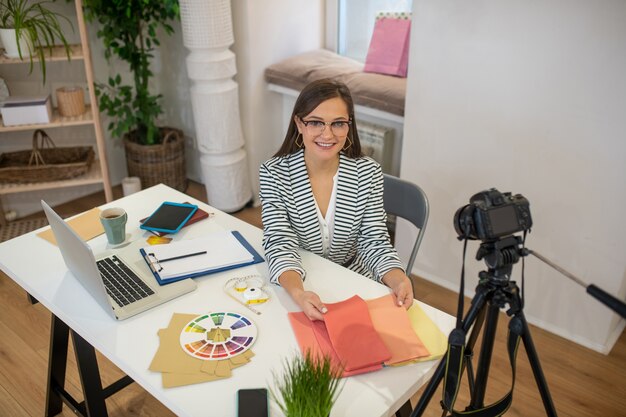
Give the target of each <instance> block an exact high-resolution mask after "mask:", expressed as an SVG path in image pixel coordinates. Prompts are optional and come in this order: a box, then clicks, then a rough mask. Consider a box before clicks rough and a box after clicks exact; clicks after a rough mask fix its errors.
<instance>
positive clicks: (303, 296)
mask: <svg viewBox="0 0 626 417" xmlns="http://www.w3.org/2000/svg"><path fill="white" fill-rule="evenodd" d="M292 297H293V299H294V301H295V302H296V303H298V305H299V306H300V308H301V309H302V311H303V312H304V314H306V316H307V317H308V318H309V320H322V321H324V316H323V314H325V313H326V312H327V311H328V310H327V309H326V307H325V306H324V303H322V300H320V297H319V296H318V295H317V294H315V293H314V292H313V291H304V290H302V291H295V294H293V295H292Z"/></svg>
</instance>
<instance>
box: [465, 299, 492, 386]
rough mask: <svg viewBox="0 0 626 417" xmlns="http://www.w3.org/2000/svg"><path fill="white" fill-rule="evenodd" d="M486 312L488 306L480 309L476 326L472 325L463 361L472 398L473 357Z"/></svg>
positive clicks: (473, 379)
mask: <svg viewBox="0 0 626 417" xmlns="http://www.w3.org/2000/svg"><path fill="white" fill-rule="evenodd" d="M486 312H487V309H486V308H481V309H480V312H479V313H478V317H477V318H476V322H475V323H474V327H472V333H470V336H469V338H468V339H467V346H466V347H465V359H464V361H463V366H464V367H466V368H467V369H466V370H465V371H466V372H467V384H468V386H469V391H470V398H471V397H474V381H475V380H476V378H475V376H474V367H473V365H472V358H473V357H474V346H475V345H476V340H478V335H479V334H480V330H481V329H482V327H483V323H484V322H485V314H486ZM461 372H463V371H461Z"/></svg>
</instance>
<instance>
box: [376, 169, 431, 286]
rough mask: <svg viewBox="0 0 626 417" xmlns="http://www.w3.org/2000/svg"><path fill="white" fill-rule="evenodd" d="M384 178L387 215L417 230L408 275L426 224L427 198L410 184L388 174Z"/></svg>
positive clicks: (407, 270) (407, 269)
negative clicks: (397, 218) (404, 221)
mask: <svg viewBox="0 0 626 417" xmlns="http://www.w3.org/2000/svg"><path fill="white" fill-rule="evenodd" d="M384 178H385V192H384V194H383V200H384V203H385V211H386V212H387V214H388V215H389V214H390V215H393V216H396V217H401V218H403V219H405V220H408V221H409V222H411V223H413V224H414V225H415V227H417V228H418V229H419V233H418V234H417V238H416V239H415V244H414V245H413V250H412V251H411V256H410V257H409V262H408V263H407V266H406V273H407V275H409V274H411V270H412V269H413V263H414V262H415V257H416V256H417V250H418V249H419V247H420V244H421V243H422V238H423V237H424V230H425V229H426V223H427V222H428V213H429V208H428V198H427V197H426V194H425V193H424V191H423V190H422V189H421V188H420V187H418V186H417V185H415V184H413V183H412V182H409V181H405V180H403V179H400V178H398V177H394V176H392V175H388V174H384Z"/></svg>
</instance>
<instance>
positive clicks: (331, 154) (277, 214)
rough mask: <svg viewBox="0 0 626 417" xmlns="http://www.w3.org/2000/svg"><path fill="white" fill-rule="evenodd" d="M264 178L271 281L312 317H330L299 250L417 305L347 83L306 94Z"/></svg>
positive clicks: (315, 86) (319, 84) (322, 85)
mask: <svg viewBox="0 0 626 417" xmlns="http://www.w3.org/2000/svg"><path fill="white" fill-rule="evenodd" d="M259 176H260V185H261V186H260V197H261V203H262V219H263V247H264V249H265V255H266V259H267V262H268V265H269V270H270V281H271V282H273V283H277V284H280V285H281V286H282V287H284V288H285V290H286V291H287V292H288V293H289V294H290V296H291V297H292V298H293V299H294V301H295V302H296V303H297V304H298V305H299V306H300V307H301V308H302V311H303V312H304V313H305V314H306V315H307V316H308V317H309V319H311V320H323V314H324V313H325V312H326V307H324V303H323V302H322V301H321V300H320V298H319V296H318V295H317V294H315V293H314V292H312V291H306V290H305V289H304V286H303V283H302V281H303V280H304V278H305V275H306V273H305V271H304V269H303V268H302V263H301V258H300V255H299V254H298V248H302V249H306V250H308V251H310V252H313V253H315V254H318V255H321V256H323V257H325V258H327V259H330V260H332V261H333V262H335V263H338V264H340V265H343V266H345V267H347V268H349V269H351V270H353V271H355V272H358V273H360V274H362V275H364V276H366V277H369V278H371V279H375V280H377V281H379V282H382V283H384V284H385V285H387V286H388V287H390V288H391V289H392V291H393V293H394V294H395V296H396V298H397V300H398V305H401V306H405V308H409V307H410V306H411V303H412V301H413V288H412V286H411V281H410V280H409V278H408V277H407V276H406V274H405V273H404V270H403V267H402V264H401V263H400V260H399V258H398V255H397V253H396V251H395V249H394V248H393V246H392V245H391V242H390V240H389V233H388V232H387V227H386V218H387V215H386V213H385V210H384V208H383V175H382V171H381V168H380V165H378V164H377V163H376V162H375V161H374V160H373V159H370V158H368V157H363V156H362V153H361V144H360V142H359V135H358V133H357V128H356V120H355V119H354V104H353V102H352V97H351V95H350V91H349V90H348V88H347V87H346V86H345V85H344V84H342V83H339V82H335V81H332V80H319V81H314V82H312V83H311V84H309V85H307V86H306V87H305V88H304V89H303V90H302V92H301V93H300V95H299V96H298V99H297V100H296V104H295V105H294V109H293V113H292V116H291V120H290V122H289V128H288V130H287V135H286V137H285V140H284V142H283V144H282V146H281V147H280V149H279V150H278V152H276V154H275V155H274V156H273V157H272V159H270V160H269V161H267V162H265V163H264V164H263V165H261V168H260V172H259Z"/></svg>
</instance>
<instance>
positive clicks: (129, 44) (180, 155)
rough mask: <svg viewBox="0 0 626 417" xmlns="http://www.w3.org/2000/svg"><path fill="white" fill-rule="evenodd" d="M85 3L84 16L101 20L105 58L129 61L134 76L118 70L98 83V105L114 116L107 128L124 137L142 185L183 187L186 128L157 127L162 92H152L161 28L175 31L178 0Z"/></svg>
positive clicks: (95, 0)
mask: <svg viewBox="0 0 626 417" xmlns="http://www.w3.org/2000/svg"><path fill="white" fill-rule="evenodd" d="M84 8H85V16H86V18H87V19H88V20H89V21H94V20H95V21H97V22H98V23H99V24H100V26H99V28H98V33H97V34H98V37H99V38H100V39H102V41H103V43H104V47H105V57H106V58H107V59H111V57H113V56H115V57H117V58H118V59H120V60H122V61H124V62H126V63H127V64H128V66H129V70H130V75H131V77H132V81H131V82H129V83H126V82H125V81H124V80H123V78H122V76H120V75H119V74H118V75H116V76H113V77H109V80H108V83H106V84H98V85H97V86H96V93H97V95H98V99H99V104H100V110H101V111H103V112H104V113H105V114H106V115H107V116H109V117H110V118H111V122H110V123H109V125H108V128H109V130H110V131H111V133H112V135H113V136H114V137H119V138H123V140H124V148H125V150H126V163H127V167H128V174H129V175H130V176H137V177H139V178H141V183H142V185H143V186H144V187H149V186H152V185H155V184H158V183H164V184H167V185H169V186H171V187H173V188H176V189H178V190H180V191H183V190H185V188H186V186H187V177H186V173H185V154H184V151H185V140H184V136H183V132H182V131H180V130H178V129H174V128H169V127H158V126H157V118H158V117H159V116H160V115H161V113H162V109H161V105H160V103H159V101H160V99H161V95H160V94H153V93H151V91H150V79H151V78H152V76H153V73H152V71H151V70H150V62H151V59H152V57H153V52H154V49H155V48H157V47H158V46H159V39H158V30H159V29H160V28H162V29H163V30H165V32H166V33H167V34H171V33H172V32H173V30H174V29H173V28H172V26H170V24H169V22H171V21H172V20H173V19H178V18H179V6H178V1H177V0H142V1H133V0H85V1H84Z"/></svg>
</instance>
